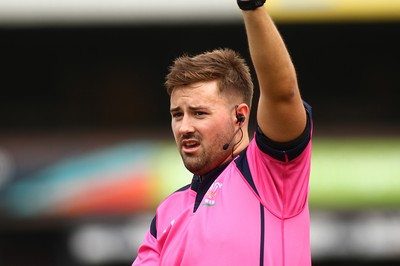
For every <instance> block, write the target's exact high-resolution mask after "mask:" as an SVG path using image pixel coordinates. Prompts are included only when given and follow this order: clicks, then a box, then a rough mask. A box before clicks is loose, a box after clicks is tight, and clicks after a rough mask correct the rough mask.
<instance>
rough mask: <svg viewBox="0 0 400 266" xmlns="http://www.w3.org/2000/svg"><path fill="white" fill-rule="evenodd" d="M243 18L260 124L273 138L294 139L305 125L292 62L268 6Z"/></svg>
mask: <svg viewBox="0 0 400 266" xmlns="http://www.w3.org/2000/svg"><path fill="white" fill-rule="evenodd" d="M243 18H244V22H245V26H246V32H247V38H248V43H249V49H250V55H251V58H252V62H253V65H254V68H255V70H256V74H257V79H258V82H259V86H260V99H259V102H258V111H257V121H258V124H259V126H260V128H261V130H262V131H263V133H264V134H265V135H266V136H267V137H269V138H270V139H272V140H274V141H279V142H286V141H291V140H293V139H295V138H297V137H298V136H300V135H301V133H302V132H303V131H304V128H305V124H306V115H305V110H304V107H303V103H302V100H301V97H300V91H299V88H298V84H297V77H296V72H295V69H294V66H293V63H292V61H291V58H290V56H289V53H288V51H287V49H286V46H285V43H284V42H283V40H282V37H281V35H280V33H279V32H278V29H277V28H276V26H275V24H274V23H273V21H272V19H271V17H270V16H269V14H268V13H267V10H266V8H265V7H259V8H257V9H255V10H252V11H243Z"/></svg>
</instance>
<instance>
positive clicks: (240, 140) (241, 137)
mask: <svg viewBox="0 0 400 266" xmlns="http://www.w3.org/2000/svg"><path fill="white" fill-rule="evenodd" d="M239 130H240V133H241V136H240V139H239V141H238V142H236V143H235V144H234V145H232V155H231V157H232V158H233V150H234V149H235V147H236V145H238V144H239V143H240V142H242V139H243V130H242V127H240V128H239Z"/></svg>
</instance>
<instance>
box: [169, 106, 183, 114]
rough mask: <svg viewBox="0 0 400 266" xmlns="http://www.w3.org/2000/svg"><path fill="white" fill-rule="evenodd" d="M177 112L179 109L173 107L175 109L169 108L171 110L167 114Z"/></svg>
mask: <svg viewBox="0 0 400 266" xmlns="http://www.w3.org/2000/svg"><path fill="white" fill-rule="evenodd" d="M179 110H181V108H180V107H179V106H178V107H175V108H171V109H170V110H169V112H170V113H175V112H177V111H179Z"/></svg>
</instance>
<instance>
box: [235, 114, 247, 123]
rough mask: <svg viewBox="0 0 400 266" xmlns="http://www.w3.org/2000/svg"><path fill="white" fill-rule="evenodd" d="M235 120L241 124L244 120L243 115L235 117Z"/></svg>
mask: <svg viewBox="0 0 400 266" xmlns="http://www.w3.org/2000/svg"><path fill="white" fill-rule="evenodd" d="M236 119H237V120H238V122H239V123H243V122H244V120H246V117H245V116H244V115H240V114H238V115H236Z"/></svg>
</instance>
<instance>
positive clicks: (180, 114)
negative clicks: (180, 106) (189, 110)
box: [172, 113, 183, 118]
mask: <svg viewBox="0 0 400 266" xmlns="http://www.w3.org/2000/svg"><path fill="white" fill-rule="evenodd" d="M182 116H183V114H182V113H173V114H172V117H173V118H179V117H182Z"/></svg>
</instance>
